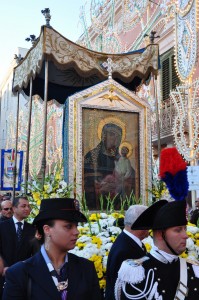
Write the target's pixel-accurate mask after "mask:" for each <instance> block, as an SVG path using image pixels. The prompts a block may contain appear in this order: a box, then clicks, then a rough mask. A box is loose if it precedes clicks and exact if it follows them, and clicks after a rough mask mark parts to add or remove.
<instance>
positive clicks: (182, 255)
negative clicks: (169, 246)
mask: <svg viewBox="0 0 199 300" xmlns="http://www.w3.org/2000/svg"><path fill="white" fill-rule="evenodd" d="M187 256H188V254H187V253H186V252H183V253H182V254H181V255H180V257H182V258H186V257H187Z"/></svg>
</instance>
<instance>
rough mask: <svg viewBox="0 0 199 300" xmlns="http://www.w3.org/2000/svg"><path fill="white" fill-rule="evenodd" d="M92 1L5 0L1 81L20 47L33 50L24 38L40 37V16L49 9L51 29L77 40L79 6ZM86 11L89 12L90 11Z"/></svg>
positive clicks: (0, 21) (0, 10)
mask: <svg viewBox="0 0 199 300" xmlns="http://www.w3.org/2000/svg"><path fill="white" fill-rule="evenodd" d="M82 5H86V8H88V9H89V0H87V1H86V0H72V1H70V0H34V1H33V0H5V1H1V4H0V37H1V47H0V82H1V81H2V79H3V77H4V76H5V74H6V71H7V69H8V67H9V65H10V62H11V61H12V60H13V57H14V54H15V52H16V51H15V50H16V49H17V47H22V48H30V47H31V42H26V41H25V39H26V38H27V37H29V35H30V34H34V35H35V36H38V35H39V34H40V28H41V26H42V25H44V24H45V18H44V16H43V14H42V13H41V10H43V9H44V8H47V7H48V8H50V13H51V22H50V24H51V26H52V27H54V29H56V30H57V31H58V32H60V33H61V34H62V35H63V36H65V37H67V38H68V39H70V40H72V41H74V42H75V41H76V40H77V39H78V37H79V36H80V35H81V33H82V26H81V24H80V21H79V15H80V7H81V6H82ZM88 9H87V11H88Z"/></svg>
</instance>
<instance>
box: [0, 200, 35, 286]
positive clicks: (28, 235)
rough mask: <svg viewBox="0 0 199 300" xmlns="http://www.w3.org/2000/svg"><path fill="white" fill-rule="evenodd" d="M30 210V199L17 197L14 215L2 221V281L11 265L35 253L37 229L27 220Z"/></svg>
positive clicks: (0, 230) (0, 252)
mask: <svg viewBox="0 0 199 300" xmlns="http://www.w3.org/2000/svg"><path fill="white" fill-rule="evenodd" d="M30 211H31V209H30V204H29V202H28V199H27V198H26V197H17V198H15V199H14V200H13V217H12V218H10V219H8V220H7V221H4V222H1V223H0V257H1V258H2V260H3V263H4V270H3V274H2V275H3V278H1V281H2V283H3V282H4V275H5V271H6V270H7V269H8V268H9V267H10V266H12V265H13V264H14V263H16V262H18V261H21V260H24V259H27V258H29V257H30V256H31V255H32V254H33V253H32V239H33V238H34V236H35V229H34V227H33V226H32V225H31V224H29V223H27V222H26V221H25V219H26V218H27V217H28V216H29V214H30ZM18 223H20V224H19V225H18ZM19 227H20V228H19ZM1 288H2V284H1Z"/></svg>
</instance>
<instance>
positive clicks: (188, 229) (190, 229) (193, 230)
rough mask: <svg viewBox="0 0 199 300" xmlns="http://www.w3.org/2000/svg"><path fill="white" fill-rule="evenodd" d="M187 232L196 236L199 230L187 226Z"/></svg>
mask: <svg viewBox="0 0 199 300" xmlns="http://www.w3.org/2000/svg"><path fill="white" fill-rule="evenodd" d="M187 231H188V232H191V233H193V234H196V233H197V232H199V228H198V227H196V226H189V225H187Z"/></svg>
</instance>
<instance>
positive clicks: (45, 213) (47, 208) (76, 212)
mask: <svg viewBox="0 0 199 300" xmlns="http://www.w3.org/2000/svg"><path fill="white" fill-rule="evenodd" d="M56 219H57V220H67V221H71V222H77V223H78V222H87V219H86V217H85V216H84V215H83V214H82V213H81V212H80V209H79V201H78V200H76V199H73V198H50V199H43V200H42V201H41V206H40V210H39V214H38V215H37V216H36V217H35V219H34V221H33V225H38V224H39V223H40V222H42V221H45V220H56Z"/></svg>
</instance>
